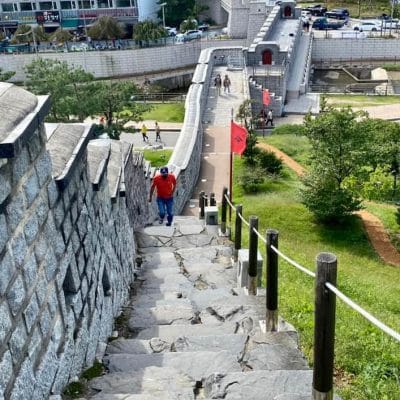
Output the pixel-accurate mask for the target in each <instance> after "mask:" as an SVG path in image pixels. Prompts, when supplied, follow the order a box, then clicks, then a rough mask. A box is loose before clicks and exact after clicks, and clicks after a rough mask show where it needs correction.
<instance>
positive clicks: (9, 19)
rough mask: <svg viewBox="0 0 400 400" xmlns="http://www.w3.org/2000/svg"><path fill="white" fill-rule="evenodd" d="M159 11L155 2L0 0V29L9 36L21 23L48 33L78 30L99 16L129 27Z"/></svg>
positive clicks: (134, 0) (150, 17) (153, 15)
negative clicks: (39, 26)
mask: <svg viewBox="0 0 400 400" xmlns="http://www.w3.org/2000/svg"><path fill="white" fill-rule="evenodd" d="M159 8H160V6H159V5H158V4H157V0H0V29H2V30H3V32H4V33H10V32H13V31H15V30H16V29H17V27H18V25H20V24H29V25H37V24H39V25H43V27H44V28H45V30H46V31H48V32H51V31H53V30H55V29H57V28H59V27H62V28H65V29H69V30H79V29H84V28H85V26H89V25H90V24H92V23H93V22H94V21H95V20H96V19H97V18H98V17H101V16H110V17H115V18H117V19H118V20H119V21H120V22H123V23H125V24H127V25H128V26H129V25H131V26H132V25H135V23H137V22H138V21H142V20H145V19H156V18H157V11H158V10H159Z"/></svg>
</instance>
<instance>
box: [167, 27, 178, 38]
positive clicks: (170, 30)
mask: <svg viewBox="0 0 400 400" xmlns="http://www.w3.org/2000/svg"><path fill="white" fill-rule="evenodd" d="M164 29H165V30H166V31H167V33H168V36H176V34H177V33H178V31H177V30H176V28H171V27H170V26H166V27H165V28H164Z"/></svg>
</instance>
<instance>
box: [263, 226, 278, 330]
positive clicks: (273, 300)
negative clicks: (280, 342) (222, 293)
mask: <svg viewBox="0 0 400 400" xmlns="http://www.w3.org/2000/svg"><path fill="white" fill-rule="evenodd" d="M278 235H279V233H278V231H277V230H275V229H267V234H266V236H267V244H266V253H267V257H266V258H267V273H266V277H267V295H266V301H267V314H266V318H265V326H266V331H267V332H275V331H277V330H278V254H276V253H275V251H274V250H272V249H271V246H274V247H275V248H278Z"/></svg>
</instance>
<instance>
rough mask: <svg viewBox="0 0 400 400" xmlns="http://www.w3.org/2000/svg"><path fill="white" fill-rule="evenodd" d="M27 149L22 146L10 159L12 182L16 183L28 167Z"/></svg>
mask: <svg viewBox="0 0 400 400" xmlns="http://www.w3.org/2000/svg"><path fill="white" fill-rule="evenodd" d="M29 164H30V162H29V154H28V149H27V148H26V147H24V148H23V149H22V150H21V152H20V153H19V154H18V156H17V157H15V158H13V161H12V177H13V184H14V185H16V184H17V183H18V182H19V181H20V180H21V178H22V177H23V176H24V175H25V173H26V172H27V171H28V169H29Z"/></svg>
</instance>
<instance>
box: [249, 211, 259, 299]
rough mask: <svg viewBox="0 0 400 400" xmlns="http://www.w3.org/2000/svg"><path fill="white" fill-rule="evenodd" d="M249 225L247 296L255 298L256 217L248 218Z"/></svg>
mask: <svg viewBox="0 0 400 400" xmlns="http://www.w3.org/2000/svg"><path fill="white" fill-rule="evenodd" d="M249 225H250V226H249V279H248V284H247V289H248V291H249V295H252V296H255V295H256V294H257V253H258V237H257V234H256V233H255V232H254V229H258V217H256V216H255V215H252V216H250V221H249Z"/></svg>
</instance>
